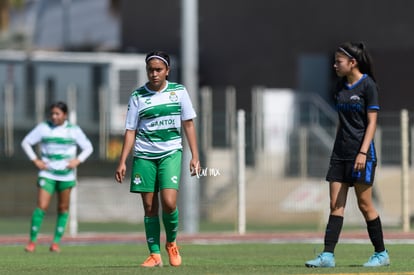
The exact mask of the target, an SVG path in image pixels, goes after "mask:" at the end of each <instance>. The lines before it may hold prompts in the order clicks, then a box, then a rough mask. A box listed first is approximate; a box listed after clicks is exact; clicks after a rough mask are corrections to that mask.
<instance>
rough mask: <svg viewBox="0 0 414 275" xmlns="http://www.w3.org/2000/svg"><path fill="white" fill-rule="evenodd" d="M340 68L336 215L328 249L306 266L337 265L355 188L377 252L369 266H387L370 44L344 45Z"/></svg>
mask: <svg viewBox="0 0 414 275" xmlns="http://www.w3.org/2000/svg"><path fill="white" fill-rule="evenodd" d="M334 69H335V72H336V74H337V75H338V77H339V82H338V84H337V85H336V89H335V95H334V98H335V103H336V110H337V112H338V116H339V125H338V129H337V134H336V139H335V143H334V147H333V151H332V155H331V160H330V163H329V169H328V173H327V176H326V180H327V181H328V182H329V195H330V215H329V219H328V224H327V226H326V231H325V238H324V250H323V252H322V253H321V254H320V255H318V256H317V257H316V258H315V259H313V260H310V261H307V262H306V263H305V265H306V266H307V267H334V266H335V258H334V249H335V246H336V244H337V242H338V239H339V235H340V233H341V230H342V225H343V219H344V211H345V205H346V199H347V194H348V190H349V188H350V187H354V190H355V194H356V197H357V201H358V207H359V209H360V211H361V213H362V215H363V216H364V218H365V221H366V224H367V231H368V234H369V238H370V240H371V242H372V244H373V246H374V250H375V251H374V254H373V255H372V256H371V257H370V258H369V260H368V261H367V262H366V263H365V264H364V265H363V266H365V267H376V266H387V265H389V264H390V260H389V256H388V252H387V250H386V249H385V246H384V238H383V233H382V225H381V220H380V217H379V214H378V212H377V210H376V209H375V206H374V203H373V200H372V186H373V182H374V176H375V168H376V164H377V154H376V151H375V146H374V135H375V130H376V126H377V116H378V110H379V109H380V107H379V102H378V89H377V85H376V82H375V78H374V76H373V73H372V62H371V58H370V56H369V54H368V52H367V49H366V47H365V45H364V44H363V43H353V42H347V43H344V44H343V45H341V46H339V47H338V48H337V50H336V52H335V63H334Z"/></svg>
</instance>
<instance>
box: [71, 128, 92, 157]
mask: <svg viewBox="0 0 414 275" xmlns="http://www.w3.org/2000/svg"><path fill="white" fill-rule="evenodd" d="M75 137H76V143H77V144H78V145H79V147H80V148H81V152H80V154H79V155H78V157H77V159H78V160H79V161H80V162H84V161H85V160H86V159H87V158H88V157H89V156H90V155H91V154H92V152H93V146H92V143H91V141H90V140H89V139H88V138H87V137H86V135H85V133H84V132H83V131H82V129H81V128H80V127H76V128H75Z"/></svg>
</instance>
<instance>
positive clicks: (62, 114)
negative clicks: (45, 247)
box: [21, 102, 93, 252]
mask: <svg viewBox="0 0 414 275" xmlns="http://www.w3.org/2000/svg"><path fill="white" fill-rule="evenodd" d="M49 111H50V120H48V121H45V122H42V123H40V124H38V125H37V126H36V127H35V128H34V129H32V130H31V131H30V132H29V133H28V134H27V135H26V137H25V138H24V139H23V141H22V143H21V145H22V148H23V150H24V151H25V153H26V154H27V156H28V157H29V159H30V160H31V161H32V162H33V164H34V165H35V166H36V167H37V168H38V169H39V174H38V180H37V185H38V195H37V207H36V209H35V210H34V212H33V214H32V221H31V227H30V242H29V244H28V245H27V246H26V248H25V250H26V251H27V252H34V251H35V249H36V241H37V235H38V233H39V230H40V227H41V225H42V222H43V218H44V216H45V213H46V211H47V209H48V208H49V204H50V200H51V198H52V196H53V194H54V193H55V192H57V199H58V205H57V212H58V216H57V221H56V229H55V235H54V238H53V242H52V245H51V246H50V251H51V252H60V248H59V243H60V240H61V238H62V236H63V233H64V231H65V227H66V223H67V220H68V215H69V202H70V192H71V190H72V188H73V187H74V186H75V185H76V174H75V171H74V169H75V168H76V167H77V166H78V165H79V164H80V163H82V162H84V161H85V160H86V159H87V158H88V157H89V156H90V155H91V154H92V151H93V147H92V144H91V142H90V141H89V139H88V138H87V137H86V135H85V134H84V133H83V131H82V130H81V128H80V127H79V126H77V125H74V124H71V123H70V122H69V121H68V120H67V118H68V107H67V105H66V103H64V102H56V103H54V104H52V105H51V106H50V108H49ZM38 143H39V144H40V157H39V156H37V154H36V153H35V152H34V150H33V145H35V144H38ZM77 146H79V147H80V148H81V149H82V151H81V152H80V154H79V155H76V154H77Z"/></svg>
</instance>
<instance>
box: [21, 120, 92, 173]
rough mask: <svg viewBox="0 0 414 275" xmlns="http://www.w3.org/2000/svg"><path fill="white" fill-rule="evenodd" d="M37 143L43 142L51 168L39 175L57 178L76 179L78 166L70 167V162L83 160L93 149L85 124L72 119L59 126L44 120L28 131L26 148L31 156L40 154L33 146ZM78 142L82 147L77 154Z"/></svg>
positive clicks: (41, 144)
mask: <svg viewBox="0 0 414 275" xmlns="http://www.w3.org/2000/svg"><path fill="white" fill-rule="evenodd" d="M37 143H40V152H41V159H42V160H43V161H44V162H45V163H46V165H47V167H48V169H47V170H40V171H39V177H45V178H49V179H53V180H60V181H72V180H76V175H75V173H74V170H73V169H68V168H67V165H68V162H69V161H70V160H72V159H75V158H77V159H78V160H79V161H80V162H83V161H85V160H86V159H87V158H88V157H89V156H90V154H92V151H93V147H92V144H91V142H90V141H89V139H88V138H87V137H86V135H85V134H84V133H83V131H82V130H81V128H80V127H79V126H77V125H74V124H71V123H69V122H68V121H65V122H64V123H63V124H62V125H58V126H54V125H52V124H51V123H50V122H42V123H40V124H38V125H37V126H36V127H35V128H34V129H33V130H31V131H30V132H29V133H28V134H27V135H26V137H25V138H24V139H23V141H22V148H23V150H24V151H25V152H26V154H27V156H28V157H29V158H30V159H31V160H35V159H36V158H37V155H36V153H35V152H34V150H33V147H32V146H33V145H35V144H37ZM78 145H79V147H80V148H81V149H82V151H81V152H80V154H79V155H78V156H77V157H76V153H77V146H78Z"/></svg>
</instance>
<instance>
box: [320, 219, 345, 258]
mask: <svg viewBox="0 0 414 275" xmlns="http://www.w3.org/2000/svg"><path fill="white" fill-rule="evenodd" d="M343 223H344V217H341V216H334V215H330V216H329V220H328V224H327V225H326V231H325V241H324V244H325V248H324V250H323V251H324V252H331V253H334V250H335V246H336V244H337V243H338V239H339V234H340V233H341V230H342V225H343Z"/></svg>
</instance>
